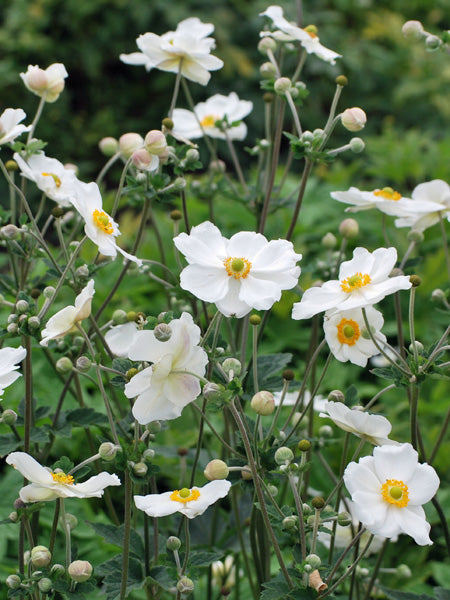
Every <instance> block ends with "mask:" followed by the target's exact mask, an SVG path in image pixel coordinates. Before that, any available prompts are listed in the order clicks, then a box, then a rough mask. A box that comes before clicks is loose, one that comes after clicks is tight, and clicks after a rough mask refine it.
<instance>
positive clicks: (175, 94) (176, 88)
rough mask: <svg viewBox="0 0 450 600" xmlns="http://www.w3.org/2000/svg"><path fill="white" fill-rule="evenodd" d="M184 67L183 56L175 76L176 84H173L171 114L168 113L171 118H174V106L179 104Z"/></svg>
mask: <svg viewBox="0 0 450 600" xmlns="http://www.w3.org/2000/svg"><path fill="white" fill-rule="evenodd" d="M182 67H183V58H182V57H181V58H180V64H179V65H178V71H177V76H176V78H175V85H174V86H173V94H172V101H171V102H170V108H169V114H168V117H169V119H171V118H172V116H173V111H174V108H175V106H176V104H177V98H178V92H179V91H180V81H181V69H182Z"/></svg>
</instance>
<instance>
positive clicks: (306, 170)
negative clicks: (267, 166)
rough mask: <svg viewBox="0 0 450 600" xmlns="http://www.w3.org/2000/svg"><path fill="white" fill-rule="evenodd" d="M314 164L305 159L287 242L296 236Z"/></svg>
mask: <svg viewBox="0 0 450 600" xmlns="http://www.w3.org/2000/svg"><path fill="white" fill-rule="evenodd" d="M313 164H314V163H313V162H311V161H310V160H308V159H307V158H306V159H305V167H304V169H303V173H302V179H301V181H300V188H299V190H298V196H297V202H296V204H295V208H294V212H293V213H292V220H291V224H290V225H289V229H288V232H287V235H286V239H287V240H291V239H292V236H293V234H294V229H295V226H296V224H297V219H298V215H299V213H300V209H301V207H302V202H303V196H304V195H305V190H306V183H307V181H308V177H309V175H310V173H311V170H312V167H313Z"/></svg>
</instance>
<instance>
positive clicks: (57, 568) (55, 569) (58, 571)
mask: <svg viewBox="0 0 450 600" xmlns="http://www.w3.org/2000/svg"><path fill="white" fill-rule="evenodd" d="M65 572H66V568H65V567H64V565H60V564H59V563H55V564H54V565H53V566H52V568H51V569H50V573H51V574H52V575H54V576H55V577H59V576H60V575H64V573H65Z"/></svg>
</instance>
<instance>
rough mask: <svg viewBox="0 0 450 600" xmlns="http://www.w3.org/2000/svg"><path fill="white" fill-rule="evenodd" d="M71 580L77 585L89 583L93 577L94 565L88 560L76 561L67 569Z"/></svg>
mask: <svg viewBox="0 0 450 600" xmlns="http://www.w3.org/2000/svg"><path fill="white" fill-rule="evenodd" d="M67 570H68V572H69V575H70V578H71V579H72V580H73V581H76V583H83V581H87V580H88V579H89V578H90V577H91V575H92V565H91V563H90V562H88V561H87V560H74V561H73V562H71V563H70V565H69V568H68V569H67Z"/></svg>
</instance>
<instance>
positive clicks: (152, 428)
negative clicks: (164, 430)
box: [147, 421, 161, 434]
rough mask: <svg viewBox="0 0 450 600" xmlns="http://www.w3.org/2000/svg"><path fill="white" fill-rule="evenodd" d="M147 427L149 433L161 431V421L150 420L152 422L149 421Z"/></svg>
mask: <svg viewBox="0 0 450 600" xmlns="http://www.w3.org/2000/svg"><path fill="white" fill-rule="evenodd" d="M147 429H148V431H149V433H153V434H155V433H159V432H160V431H161V423H160V421H150V423H147Z"/></svg>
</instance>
